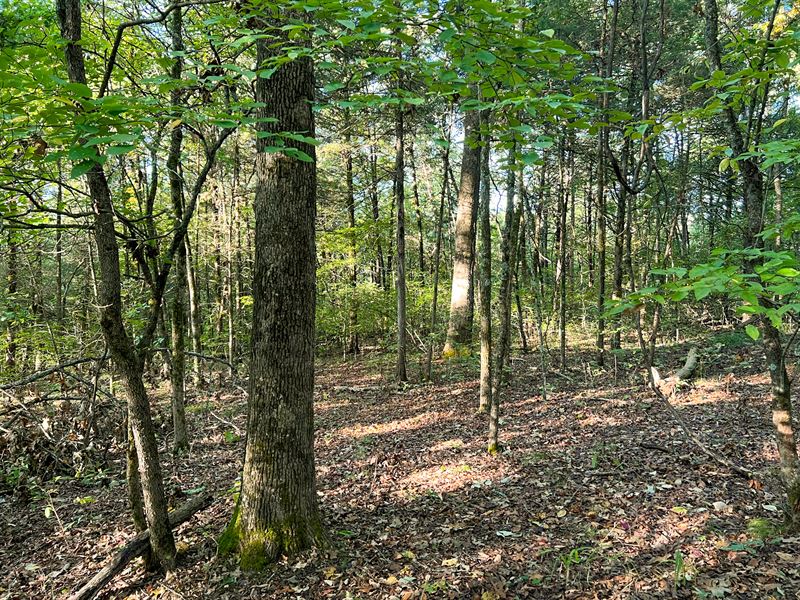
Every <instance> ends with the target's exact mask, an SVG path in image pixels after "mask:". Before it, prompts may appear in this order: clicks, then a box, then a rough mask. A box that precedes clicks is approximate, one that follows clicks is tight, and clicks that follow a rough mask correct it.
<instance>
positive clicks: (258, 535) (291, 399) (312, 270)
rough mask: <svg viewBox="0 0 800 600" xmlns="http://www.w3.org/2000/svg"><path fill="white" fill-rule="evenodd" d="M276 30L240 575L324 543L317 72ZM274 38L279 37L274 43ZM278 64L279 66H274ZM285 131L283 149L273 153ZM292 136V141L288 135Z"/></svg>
mask: <svg viewBox="0 0 800 600" xmlns="http://www.w3.org/2000/svg"><path fill="white" fill-rule="evenodd" d="M279 27H280V24H274V25H273V26H272V27H271V28H270V29H269V31H268V34H269V35H270V37H271V39H270V40H269V41H268V40H266V39H264V38H262V39H259V40H258V42H257V43H256V51H257V62H258V66H257V68H258V71H259V72H260V73H262V74H263V75H266V73H267V72H269V71H272V69H274V72H272V74H271V75H268V76H263V75H262V76H260V77H258V79H257V81H256V89H255V99H256V102H258V103H259V104H260V106H262V107H263V108H260V109H259V114H258V117H259V119H258V123H257V129H258V134H259V135H258V141H257V154H256V165H255V169H256V199H255V209H254V213H255V263H254V265H253V326H252V347H251V354H250V384H249V402H248V413H247V445H246V449H245V461H244V470H243V473H242V492H241V496H240V499H239V506H238V507H237V513H238V514H235V515H234V519H233V521H232V523H231V525H230V526H229V528H228V530H227V531H226V533H225V534H224V535H223V538H222V539H221V540H220V551H221V552H225V551H231V550H233V551H238V552H239V556H240V561H241V565H242V567H243V568H245V569H251V570H252V569H260V568H263V567H264V566H265V565H266V564H267V563H269V562H272V561H274V560H275V559H276V558H277V557H279V556H281V555H282V554H288V553H293V552H297V551H299V550H303V549H305V548H308V547H310V546H314V545H317V544H320V543H322V542H323V540H324V533H323V528H322V522H321V520H320V515H319V511H318V508H317V492H316V483H315V472H314V403H313V402H314V343H315V323H314V311H315V305H316V240H315V231H314V224H315V218H316V199H317V197H316V189H317V165H316V156H315V151H314V146H313V145H311V144H309V143H307V142H306V141H299V140H302V139H303V138H305V137H313V136H314V115H313V112H312V102H313V100H314V66H313V62H312V59H311V58H310V57H308V56H302V57H299V58H296V59H294V60H290V61H288V62H283V61H280V62H278V61H277V60H276V59H282V58H283V56H282V55H281V54H280V53H281V51H282V49H281V44H277V45H276V44H275V38H274V37H272V36H276V35H281V32H280V28H279ZM279 39H280V38H279ZM276 63H277V65H279V66H276ZM281 132H290V133H292V134H296V138H297V139H289V138H284V139H285V144H286V148H287V150H286V151H284V152H278V153H276V152H269V151H268V149H269V147H270V146H274V144H275V140H276V137H275V136H278V134H280V133H281ZM293 137H294V136H293Z"/></svg>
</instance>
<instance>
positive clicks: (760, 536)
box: [747, 517, 780, 540]
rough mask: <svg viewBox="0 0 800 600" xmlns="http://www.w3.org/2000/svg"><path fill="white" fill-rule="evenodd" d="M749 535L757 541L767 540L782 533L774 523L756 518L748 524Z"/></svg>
mask: <svg viewBox="0 0 800 600" xmlns="http://www.w3.org/2000/svg"><path fill="white" fill-rule="evenodd" d="M747 533H748V534H750V537H752V538H755V539H757V540H765V539H768V538H772V537H775V536H776V535H778V534H779V533H780V531H779V529H778V527H776V526H775V524H774V523H773V522H772V521H770V520H768V519H763V518H760V517H756V518H755V519H751V520H750V522H749V523H748V524H747Z"/></svg>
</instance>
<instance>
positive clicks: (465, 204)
mask: <svg viewBox="0 0 800 600" xmlns="http://www.w3.org/2000/svg"><path fill="white" fill-rule="evenodd" d="M479 130H480V124H479V115H478V113H477V112H476V111H468V112H467V113H466V114H465V115H464V152H463V154H462V158H461V181H460V183H459V189H458V211H457V213H456V230H455V248H454V250H453V282H452V288H451V294H450V320H449V322H448V325H447V339H446V341H445V344H444V356H445V357H448V356H451V355H454V354H457V353H458V352H459V348H460V347H463V346H466V345H469V344H470V343H471V342H472V308H471V303H472V290H473V280H472V267H473V265H474V263H475V258H474V248H475V217H476V213H477V211H476V210H475V209H476V208H477V202H478V190H479V187H480V161H481V156H480V155H481V151H480V145H479V144H478V141H479V140H478V134H479Z"/></svg>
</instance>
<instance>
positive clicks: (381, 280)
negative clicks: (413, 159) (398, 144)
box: [369, 142, 388, 289]
mask: <svg viewBox="0 0 800 600" xmlns="http://www.w3.org/2000/svg"><path fill="white" fill-rule="evenodd" d="M369 200H370V204H371V205H372V222H373V223H374V225H375V254H376V265H375V277H374V281H375V284H376V285H379V286H381V287H382V288H383V289H387V288H388V283H387V281H386V263H385V261H384V259H383V244H382V243H381V232H380V229H379V227H380V217H381V215H380V209H379V206H378V149H377V147H376V146H375V143H374V142H373V143H371V144H370V146H369Z"/></svg>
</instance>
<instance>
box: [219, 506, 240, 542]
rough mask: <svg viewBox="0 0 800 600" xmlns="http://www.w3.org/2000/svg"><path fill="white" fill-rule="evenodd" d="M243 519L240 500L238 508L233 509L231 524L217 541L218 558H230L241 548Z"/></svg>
mask: <svg viewBox="0 0 800 600" xmlns="http://www.w3.org/2000/svg"><path fill="white" fill-rule="evenodd" d="M240 527H241V519H240V517H239V500H238V499H237V500H236V508H234V509H233V516H232V517H231V521H230V523H228V526H227V527H226V528H225V531H223V532H222V535H221V536H220V537H219V540H218V541H217V556H228V555H229V554H232V553H233V552H235V551H236V550H237V549H238V547H239V537H240Z"/></svg>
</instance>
